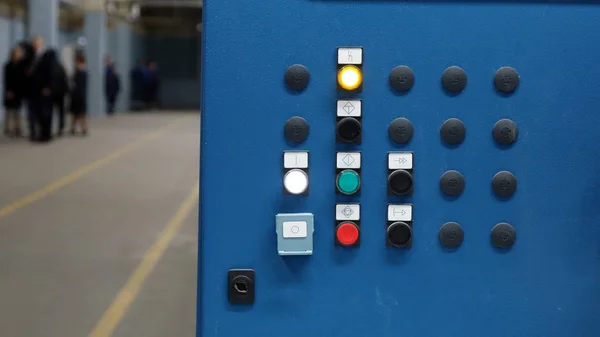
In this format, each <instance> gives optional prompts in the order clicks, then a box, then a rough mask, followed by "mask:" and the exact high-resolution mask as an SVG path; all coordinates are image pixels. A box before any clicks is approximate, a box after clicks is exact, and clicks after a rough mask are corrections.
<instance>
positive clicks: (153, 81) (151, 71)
mask: <svg viewBox="0 0 600 337" xmlns="http://www.w3.org/2000/svg"><path fill="white" fill-rule="evenodd" d="M147 87H148V88H147V90H148V98H147V105H148V107H150V108H160V102H159V99H158V97H159V96H158V95H159V89H160V77H159V74H158V65H157V64H156V62H154V61H151V62H149V63H148V84H147Z"/></svg>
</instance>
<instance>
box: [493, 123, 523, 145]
mask: <svg viewBox="0 0 600 337" xmlns="http://www.w3.org/2000/svg"><path fill="white" fill-rule="evenodd" d="M492 133H493V135H494V139H495V140H496V141H497V142H498V143H500V144H503V145H510V144H512V143H514V142H515V140H517V136H518V135H519V128H517V123H515V122H513V121H511V120H510V119H501V120H499V121H498V122H496V124H494V129H493V131H492Z"/></svg>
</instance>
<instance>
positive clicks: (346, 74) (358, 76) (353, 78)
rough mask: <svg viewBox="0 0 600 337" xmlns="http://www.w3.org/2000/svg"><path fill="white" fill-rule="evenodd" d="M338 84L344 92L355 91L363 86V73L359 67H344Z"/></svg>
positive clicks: (339, 75)
mask: <svg viewBox="0 0 600 337" xmlns="http://www.w3.org/2000/svg"><path fill="white" fill-rule="evenodd" d="M338 84H339V85H340V87H341V88H342V89H344V90H355V89H357V88H358V87H360V85H361V84H362V73H361V72H360V69H359V68H358V67H357V66H353V65H347V66H343V67H342V68H341V69H340V71H339V72H338Z"/></svg>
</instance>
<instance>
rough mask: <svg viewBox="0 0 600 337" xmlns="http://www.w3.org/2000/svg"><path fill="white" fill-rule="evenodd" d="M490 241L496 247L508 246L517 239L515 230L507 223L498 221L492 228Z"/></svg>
mask: <svg viewBox="0 0 600 337" xmlns="http://www.w3.org/2000/svg"><path fill="white" fill-rule="evenodd" d="M491 238H492V243H493V244H494V246H496V247H498V248H504V249H506V248H510V247H511V246H512V245H514V244H515V241H516V240H517V231H516V230H515V228H514V227H513V226H511V225H509V224H507V223H499V224H497V225H496V226H494V228H492V234H491Z"/></svg>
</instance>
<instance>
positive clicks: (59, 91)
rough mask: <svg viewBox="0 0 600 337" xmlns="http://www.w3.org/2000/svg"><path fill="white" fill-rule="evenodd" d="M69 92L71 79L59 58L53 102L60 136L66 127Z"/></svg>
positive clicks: (55, 70) (55, 67)
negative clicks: (66, 106) (66, 105)
mask: <svg viewBox="0 0 600 337" xmlns="http://www.w3.org/2000/svg"><path fill="white" fill-rule="evenodd" d="M68 93H69V79H68V76H67V71H66V70H65V67H63V65H62V63H61V62H58V60H57V61H56V62H55V64H54V77H53V86H52V103H53V106H54V108H55V109H56V112H57V113H58V133H57V135H58V136H59V137H60V136H62V135H63V131H64V129H65V109H66V108H65V103H66V102H65V100H66V97H67V94H68Z"/></svg>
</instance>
